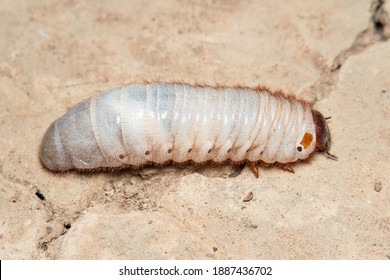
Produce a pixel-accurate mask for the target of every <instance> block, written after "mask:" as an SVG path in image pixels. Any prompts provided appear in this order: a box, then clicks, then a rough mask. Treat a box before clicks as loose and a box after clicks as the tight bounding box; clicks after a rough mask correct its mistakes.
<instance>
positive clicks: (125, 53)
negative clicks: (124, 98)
mask: <svg viewBox="0 0 390 280" xmlns="http://www.w3.org/2000/svg"><path fill="white" fill-rule="evenodd" d="M0 7H1V9H0V17H1V18H2V24H3V28H2V29H0V112H1V113H0V123H1V124H0V134H1V135H2V137H1V138H0V194H1V195H0V217H1V220H0V259H388V258H390V212H389V210H388V209H389V205H390V184H389V182H390V122H389V117H390V115H389V114H390V76H389V73H390V64H389V63H388V62H389V61H390V42H389V41H388V38H389V37H390V32H389V30H390V17H389V15H390V9H389V7H390V1H389V0H386V1H384V2H382V1H376V0H374V1H354V0H345V1H336V0H332V1H322V2H321V1H316V2H313V1H309V0H297V1H294V2H291V3H290V2H281V1H271V0H267V1H262V3H260V2H258V1H257V2H256V1H202V2H196V1H189V0H188V1H184V2H183V1H177V0H176V1H175V0H169V1H159V2H156V1H154V2H153V4H152V3H149V2H143V1H125V2H123V1H118V0H117V1H110V2H107V3H105V2H104V1H103V2H96V1H92V0H90V1H82V2H78V1H70V0H67V1H57V2H56V1H49V0H37V1H33V2H32V1H21V0H16V1H6V0H0ZM144 80H149V81H153V80H161V81H172V80H180V81H185V82H190V83H192V82H199V83H205V84H216V83H219V84H221V83H222V84H227V85H232V84H245V85H248V86H255V85H257V84H265V85H267V86H269V87H271V88H282V89H285V90H286V91H291V92H293V93H294V94H296V95H297V96H300V97H304V98H306V99H308V100H310V101H316V105H315V107H316V108H317V109H318V110H320V111H321V112H323V113H324V114H325V115H326V116H331V117H332V119H331V120H330V121H329V125H330V129H331V132H332V140H333V143H332V149H331V151H332V152H333V153H334V154H336V155H337V156H338V157H339V160H338V161H331V160H329V159H327V158H326V157H324V156H323V155H321V154H316V155H314V156H313V158H312V160H310V161H308V162H307V163H301V164H296V165H294V166H293V167H294V169H295V174H291V173H288V172H284V171H282V170H280V169H278V168H277V167H265V168H261V169H260V178H259V179H256V178H255V177H254V176H253V174H252V173H251V171H250V170H249V169H248V168H247V167H246V168H244V169H243V170H242V171H241V172H240V170H239V169H238V168H237V167H232V166H227V165H222V166H209V165H208V166H187V167H166V168H162V169H158V168H147V169H145V170H141V171H131V170H123V171H121V172H116V173H94V174H78V173H68V174H52V173H50V172H48V171H46V170H45V169H44V168H42V166H41V164H40V162H39V159H38V149H39V145H40V141H41V138H42V136H43V134H44V132H45V130H46V129H47V127H48V126H49V125H50V123H51V122H52V121H54V120H55V119H56V118H58V117H59V116H61V115H62V114H63V113H64V112H65V111H66V110H67V109H68V108H70V107H71V106H73V105H74V104H76V103H77V102H79V101H81V100H83V99H85V98H88V97H89V96H91V95H93V94H95V93H97V92H100V91H103V90H107V89H111V88H115V87H118V86H120V85H124V84H128V83H133V82H142V81H144ZM250 192H252V193H253V198H252V199H251V200H249V201H246V202H244V201H243V200H244V198H245V197H246V196H247V195H248V193H250Z"/></svg>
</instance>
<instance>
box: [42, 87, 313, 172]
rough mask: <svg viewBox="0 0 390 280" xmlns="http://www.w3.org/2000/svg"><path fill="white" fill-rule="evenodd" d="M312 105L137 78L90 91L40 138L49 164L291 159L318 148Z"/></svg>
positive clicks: (54, 167) (269, 95)
mask: <svg viewBox="0 0 390 280" xmlns="http://www.w3.org/2000/svg"><path fill="white" fill-rule="evenodd" d="M315 137H316V133H315V125H314V123H313V116H312V110H311V107H310V106H309V105H308V104H306V103H304V102H300V101H298V100H296V99H294V98H286V97H285V96H284V95H282V94H273V93H270V92H269V91H268V90H265V89H264V90H261V89H250V88H240V87H238V88H233V87H220V88H213V87H208V86H190V85H187V84H168V83H156V84H138V85H130V86H127V87H123V88H120V89H116V90H112V91H109V92H106V93H103V94H100V95H97V96H95V97H92V98H90V99H88V100H86V101H83V102H82V103H79V104H78V105H76V106H75V107H74V108H72V109H71V110H70V111H69V112H68V113H66V114H65V115H64V116H63V117H61V118H60V119H58V120H56V121H55V122H54V123H53V124H52V125H51V127H50V128H49V130H48V131H47V132H46V135H45V137H44V140H43V142H42V145H41V159H42V162H43V163H44V164H45V166H46V167H48V168H49V169H52V170H67V169H73V168H77V169H93V168H97V167H119V166H123V165H135V166H138V165H143V164H146V163H148V162H155V163H164V162H167V161H169V160H173V161H175V162H184V161H188V160H193V161H195V162H204V161H207V160H212V161H214V162H221V161H225V160H231V161H235V162H237V161H244V160H248V161H259V160H261V161H264V162H267V163H273V162H281V163H287V162H294V161H296V160H298V159H305V158H307V157H308V156H309V155H310V154H311V153H312V152H313V151H314V150H315V143H316V140H315Z"/></svg>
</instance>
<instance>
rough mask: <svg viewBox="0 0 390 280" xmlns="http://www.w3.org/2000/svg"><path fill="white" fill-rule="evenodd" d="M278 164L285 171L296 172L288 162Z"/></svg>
mask: <svg viewBox="0 0 390 280" xmlns="http://www.w3.org/2000/svg"><path fill="white" fill-rule="evenodd" d="M278 166H279V168H280V169H282V170H283V171H288V172H290V173H295V171H294V169H293V168H292V167H291V166H290V165H288V164H287V163H279V164H278Z"/></svg>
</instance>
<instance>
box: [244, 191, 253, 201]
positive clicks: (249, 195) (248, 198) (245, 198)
mask: <svg viewBox="0 0 390 280" xmlns="http://www.w3.org/2000/svg"><path fill="white" fill-rule="evenodd" d="M252 198H253V192H249V193H248V194H247V195H246V196H245V197H244V199H243V201H244V202H248V201H251V200H252Z"/></svg>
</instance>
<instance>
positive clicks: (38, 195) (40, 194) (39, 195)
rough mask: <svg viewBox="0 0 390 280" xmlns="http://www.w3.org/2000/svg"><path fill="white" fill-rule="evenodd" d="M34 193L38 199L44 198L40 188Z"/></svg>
mask: <svg viewBox="0 0 390 280" xmlns="http://www.w3.org/2000/svg"><path fill="white" fill-rule="evenodd" d="M35 195H36V196H37V197H38V198H39V199H40V200H46V197H45V196H44V195H43V193H41V191H40V190H37V191H36V193H35Z"/></svg>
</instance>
